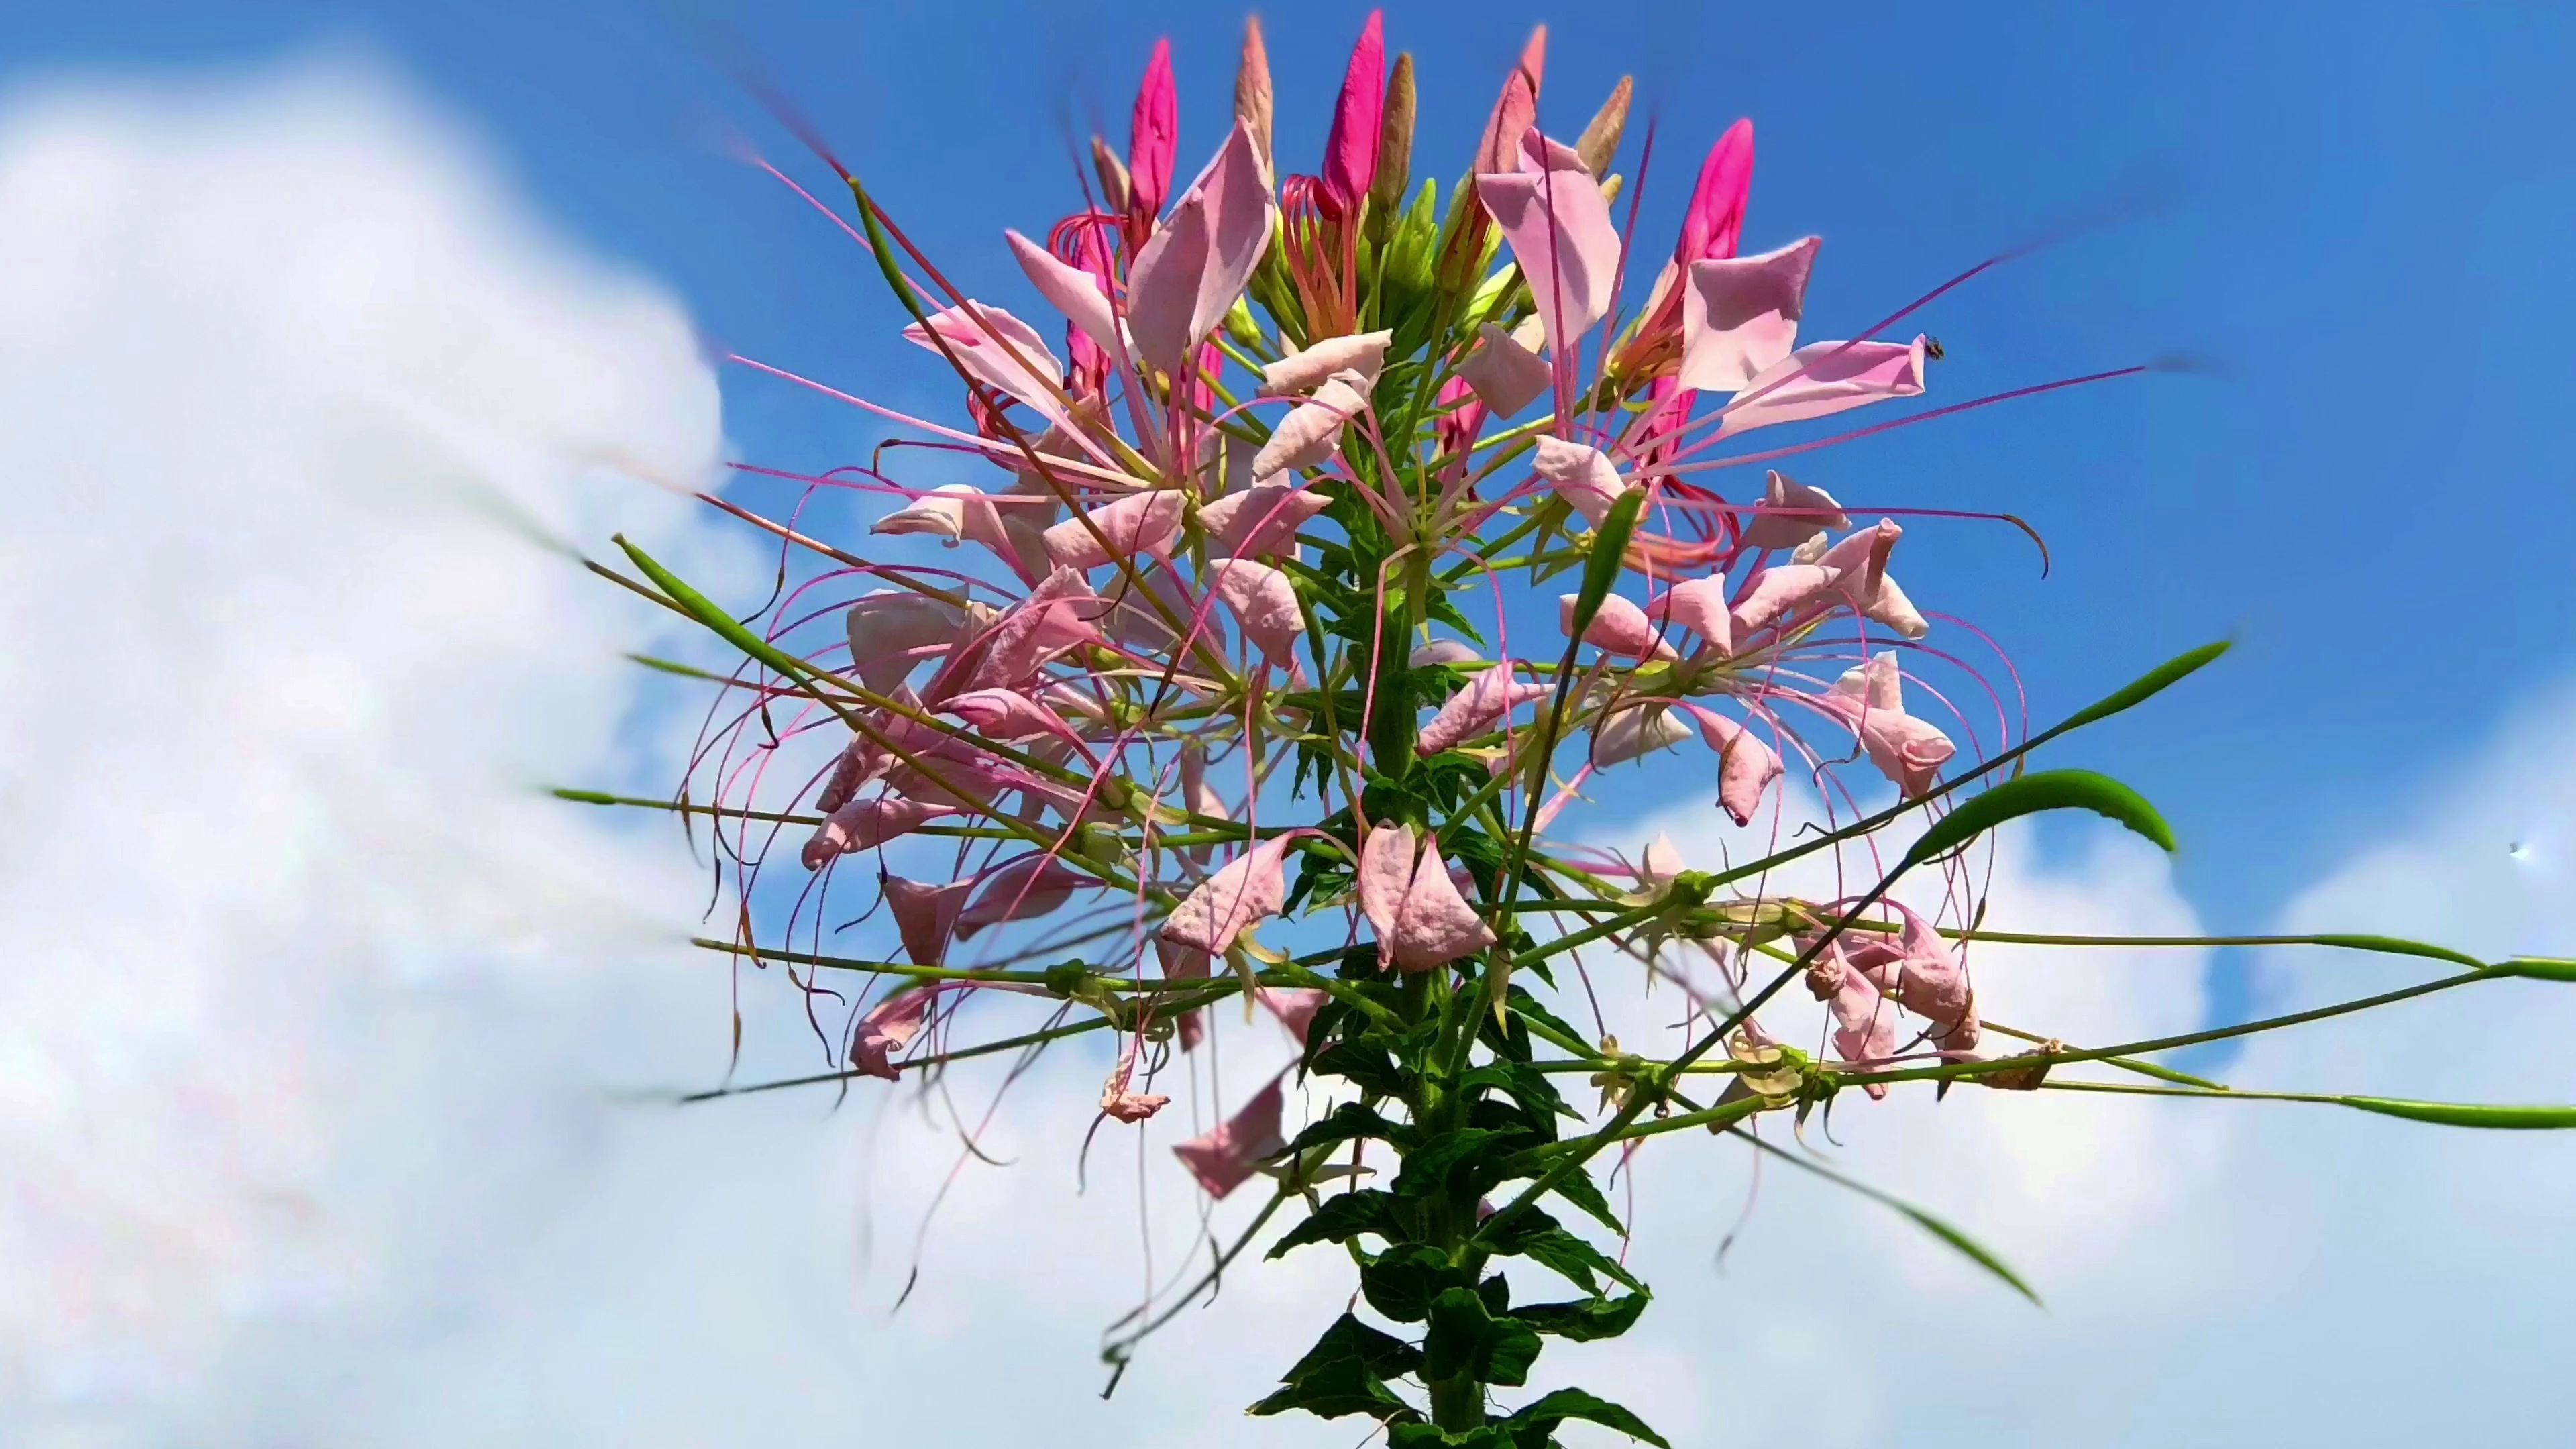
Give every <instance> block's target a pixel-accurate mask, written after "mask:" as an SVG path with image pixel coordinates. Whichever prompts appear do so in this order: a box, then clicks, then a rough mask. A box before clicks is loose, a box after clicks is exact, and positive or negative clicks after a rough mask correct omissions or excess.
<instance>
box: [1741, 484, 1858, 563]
mask: <svg viewBox="0 0 2576 1449" xmlns="http://www.w3.org/2000/svg"><path fill="white" fill-rule="evenodd" d="M1849 527H1851V520H1850V519H1849V518H1846V517H1844V516H1843V507H1842V505H1841V504H1839V503H1836V502H1835V501H1834V495H1832V494H1830V493H1827V492H1826V491H1825V490H1823V489H1822V488H1810V487H1808V486H1807V485H1806V484H1804V483H1801V482H1799V481H1798V480H1796V479H1794V478H1791V477H1788V476H1786V475H1785V474H1783V473H1781V472H1780V471H1779V470H1778V469H1776V468H1775V469H1773V470H1772V471H1771V472H1770V473H1769V475H1767V476H1766V477H1765V478H1764V479H1763V480H1762V510H1761V511H1760V512H1758V513H1756V514H1754V515H1753V521H1752V522H1750V523H1747V524H1746V525H1744V537H1743V542H1744V545H1745V547H1747V548H1766V549H1767V548H1796V547H1797V546H1798V545H1799V544H1802V543H1805V542H1806V541H1807V540H1809V539H1811V538H1814V537H1815V536H1816V535H1817V534H1819V533H1821V532H1823V531H1824V530H1826V529H1829V528H1849Z"/></svg>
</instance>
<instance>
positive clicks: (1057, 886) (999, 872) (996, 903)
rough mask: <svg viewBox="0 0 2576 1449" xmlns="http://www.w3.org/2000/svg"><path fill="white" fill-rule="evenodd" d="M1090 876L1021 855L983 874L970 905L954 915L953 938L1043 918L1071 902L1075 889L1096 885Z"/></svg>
mask: <svg viewBox="0 0 2576 1449" xmlns="http://www.w3.org/2000/svg"><path fill="white" fill-rule="evenodd" d="M1098 884H1099V881H1097V880H1095V879H1094V878H1092V877H1091V876H1088V875H1085V874H1083V873H1082V872H1080V871H1078V870H1074V869H1072V868H1071V867H1069V866H1066V865H1064V864H1063V863H1061V862H1059V861H1057V860H1054V859H1053V858H1051V857H1048V856H1042V855H1024V856H1021V857H1020V858H1019V859H1018V860H1015V861H1012V862H1011V863H1010V864H1008V865H1005V866H1002V867H1000V868H998V869H995V870H990V871H987V872H985V873H984V877H983V888H982V889H981V890H979V891H977V892H976V894H975V902H974V904H972V905H970V906H968V907H967V908H966V909H965V910H963V911H960V912H959V913H958V915H957V939H958V940H960V941H964V940H968V939H971V938H972V937H973V936H974V934H975V933H976V932H978V931H981V930H983V929H984V928H985V927H987V926H998V925H1000V924H1002V923H1003V922H1005V921H1026V920H1031V919H1034V918H1035V917H1038V916H1043V915H1046V914H1047V913H1049V912H1050V911H1053V910H1054V909H1055V908H1056V907H1058V906H1060V905H1063V904H1064V903H1065V902H1066V901H1068V900H1070V899H1072V897H1073V893H1074V892H1075V891H1076V890H1079V889H1082V888H1084V887H1086V886H1094V885H1098Z"/></svg>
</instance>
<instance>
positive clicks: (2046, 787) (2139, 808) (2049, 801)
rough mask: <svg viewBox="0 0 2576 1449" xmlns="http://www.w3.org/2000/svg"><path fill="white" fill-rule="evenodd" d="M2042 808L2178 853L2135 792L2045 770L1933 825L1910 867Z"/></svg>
mask: <svg viewBox="0 0 2576 1449" xmlns="http://www.w3.org/2000/svg"><path fill="white" fill-rule="evenodd" d="M2044 810H2090V811H2092V812H2093V813H2094V814H2096V815H2100V816H2104V817H2106V818H2108V819H2111V820H2114V821H2117V822H2118V823H2120V824H2122V825H2125V826H2127V827H2128V828H2129V829H2131V830H2133V831H2135V832H2137V833H2138V834H2140V835H2143V836H2145V837H2146V838H2147V839H2149V840H2152V841H2154V842H2155V843H2156V844H2158V845H2160V846H2162V847H2164V848H2165V849H2166V850H2169V851H2170V850H2172V849H2174V838H2173V830H2172V829H2171V828H2170V827H2169V826H2167V825H2166V824H2165V820H2164V817H2163V816H2161V815H2158V814H2157V813H2156V808H2155V807H2154V806H2152V805H2150V804H2148V803H2147V802H2146V800H2145V798H2144V797H2142V796H2140V795H2139V794H2138V792H2137V791H2135V790H2132V789H2130V788H2129V787H2128V786H2126V785H2123V784H2121V783H2120V782H2119V781H2117V780H2114V779H2112V778H2111V777H2110V776H2108V775H2097V774H2095V773H2093V772H2092V771H2091V770H2042V771H2040V772H2039V773H2037V774H2035V775H2024V776H2022V777H2021V778H2020V779H2018V780H2006V781H2005V782H2003V783H2002V784H2000V785H1997V786H1995V787H1994V788H1993V789H1991V790H1985V791H1981V792H1979V793H1978V794H1976V795H1973V796H1971V797H1969V798H1968V799H1967V800H1966V801H1965V802H1963V803H1962V804H1961V805H1960V806H1959V808H1958V809H1956V810H1953V811H1951V812H1950V813H1949V814H1947V815H1944V816H1942V817H1941V818H1940V819H1938V820H1936V821H1933V822H1932V828H1931V829H1929V830H1926V831H1924V832H1923V835H1922V838H1920V839H1918V840H1916V841H1915V842H1914V844H1913V845H1912V846H1911V847H1910V848H1909V849H1907V851H1906V852H1905V861H1904V865H1905V866H1906V867H1911V866H1917V865H1921V864H1922V863H1923V862H1925V861H1927V860H1930V859H1931V858H1933V857H1934V856H1936V855H1940V854H1942V853H1944V852H1946V851H1950V850H1955V849H1957V848H1958V847H1960V846H1962V845H1965V844H1967V843H1968V842H1969V841H1970V840H1973V839H1975V838H1976V837H1977V836H1980V835H1983V834H1984V833H1985V832H1987V831H1989V830H1992V829H1994V828H1995V827H1996V826H1998V825H2001V824H2003V823H2004V822H2006V821H2008V820H2017V819H2020V818H2021V817H2022V816H2024V815H2036V814H2038V813H2040V812H2041V811H2044Z"/></svg>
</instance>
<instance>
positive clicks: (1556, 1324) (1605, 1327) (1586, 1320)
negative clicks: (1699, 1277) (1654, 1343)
mask: <svg viewBox="0 0 2576 1449" xmlns="http://www.w3.org/2000/svg"><path fill="white" fill-rule="evenodd" d="M1649 1301H1650V1299H1649V1297H1648V1295H1646V1294H1643V1293H1629V1294H1625V1295H1623V1296H1621V1297H1617V1298H1588V1299H1583V1300H1581V1301H1579V1302H1574V1303H1532V1304H1528V1305H1526V1306H1524V1307H1520V1308H1516V1309H1513V1310H1512V1317H1514V1318H1517V1319H1519V1320H1520V1321H1521V1322H1523V1323H1526V1324H1528V1325H1529V1326H1530V1327H1532V1328H1535V1329H1537V1330H1538V1331H1539V1332H1541V1333H1552V1334H1555V1335H1556V1336H1557V1337H1559V1338H1568V1339H1572V1340H1574V1341H1575V1342H1577V1343H1589V1342H1591V1341H1592V1340H1594V1339H1596V1338H1617V1337H1618V1336H1619V1335H1620V1334H1623V1333H1626V1332H1627V1331H1628V1329H1629V1328H1630V1326H1632V1325H1633V1324H1635V1323H1636V1321H1637V1315H1638V1314H1640V1313H1643V1312H1645V1311H1646V1304H1647V1303H1648V1302H1649Z"/></svg>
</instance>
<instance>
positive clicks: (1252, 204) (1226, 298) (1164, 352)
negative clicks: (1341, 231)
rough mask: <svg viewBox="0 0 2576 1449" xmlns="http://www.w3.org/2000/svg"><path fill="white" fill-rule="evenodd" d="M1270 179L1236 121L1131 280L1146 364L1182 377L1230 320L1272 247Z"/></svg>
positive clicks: (1133, 316)
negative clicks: (1204, 342)
mask: <svg viewBox="0 0 2576 1449" xmlns="http://www.w3.org/2000/svg"><path fill="white" fill-rule="evenodd" d="M1272 209H1273V208H1272V202H1271V198H1270V177H1269V174H1268V173H1267V172H1266V171H1265V170H1264V169H1263V166H1262V162H1261V157H1260V155H1259V154H1258V153H1257V152H1256V151H1255V150H1254V149H1253V144H1252V136H1251V133H1250V132H1249V131H1247V130H1245V129H1244V125H1243V123H1242V122H1241V121H1237V122H1236V123H1235V126H1234V130H1233V131H1232V132H1231V133H1230V134H1228V135H1227V137H1226V141H1225V145H1224V147H1223V148H1222V149H1220V150H1219V151H1218V152H1217V154H1216V159H1215V160H1214V161H1211V162H1209V163H1208V168H1207V170H1205V171H1203V172H1201V173H1199V178H1198V180H1197V181H1195V182H1193V183H1192V184H1191V186H1190V189H1189V192H1188V194H1186V195H1184V196H1183V197H1182V198H1181V203H1180V205H1179V206H1178V207H1176V208H1174V209H1173V212H1172V215H1171V217H1170V219H1168V220H1167V221H1165V222H1164V223H1163V225H1162V227H1161V228H1160V229H1159V230H1157V231H1156V232H1155V233H1154V235H1153V239H1152V240H1150V241H1148V242H1146V243H1145V246H1144V249H1143V250H1142V251H1140V252H1138V253H1137V256H1136V262H1135V265H1134V266H1133V267H1132V268H1130V269H1129V271H1128V274H1127V327H1128V331H1129V332H1130V333H1132V334H1133V335H1134V337H1135V339H1136V349H1137V351H1138V352H1139V353H1140V354H1141V355H1142V356H1143V357H1144V359H1145V361H1146V362H1147V363H1148V364H1150V365H1152V366H1154V367H1156V368H1159V369H1161V370H1162V371H1164V372H1167V373H1172V374H1176V375H1177V374H1179V373H1180V372H1181V371H1182V369H1183V364H1184V363H1186V362H1187V361H1188V359H1189V355H1190V349H1191V348H1192V347H1194V346H1196V345H1197V344H1198V342H1199V340H1200V339H1201V338H1204V337H1206V336H1207V335H1208V334H1209V333H1210V332H1213V331H1215V330H1216V327H1217V324H1218V323H1220V322H1222V321H1224V320H1225V314H1226V311H1227V309H1229V308H1231V307H1232V306H1233V305H1234V301H1235V299H1236V298H1237V297H1240V296H1242V295H1243V289H1244V288H1245V287H1246V286H1247V285H1249V284H1250V283H1251V281H1252V273H1253V269H1254V268H1256V267H1258V266H1259V265H1260V264H1261V255H1262V253H1263V252H1264V251H1266V250H1267V249H1268V248H1269V245H1270V225H1271V213H1272Z"/></svg>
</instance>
